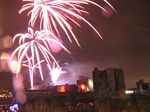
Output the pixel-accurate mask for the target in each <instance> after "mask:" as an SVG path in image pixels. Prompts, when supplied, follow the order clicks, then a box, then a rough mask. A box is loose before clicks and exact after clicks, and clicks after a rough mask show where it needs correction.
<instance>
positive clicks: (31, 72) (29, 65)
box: [22, 55, 45, 89]
mask: <svg viewBox="0 0 150 112" xmlns="http://www.w3.org/2000/svg"><path fill="white" fill-rule="evenodd" d="M25 56H26V58H27V61H23V64H22V66H25V67H28V68H29V74H30V85H31V89H34V88H33V86H34V81H33V79H34V73H35V68H39V67H38V63H36V64H35V65H32V61H31V58H29V57H28V55H25ZM44 61H45V60H41V61H40V62H39V63H42V62H44ZM25 62H27V64H24V63H25Z"/></svg>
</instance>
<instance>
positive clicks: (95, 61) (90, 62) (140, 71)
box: [0, 0, 150, 88]
mask: <svg viewBox="0 0 150 112" xmlns="http://www.w3.org/2000/svg"><path fill="white" fill-rule="evenodd" d="M21 3H22V2H21V0H0V10H1V11H0V17H1V19H0V24H2V25H3V27H4V29H5V30H4V35H6V34H9V35H11V36H14V35H15V34H16V33H24V32H25V31H26V30H27V22H28V20H27V19H26V15H25V13H23V14H21V15H19V14H18V10H19V9H20V8H21V6H22V4H21ZM111 3H112V5H113V6H114V8H115V9H116V10H117V14H116V13H114V15H112V16H111V17H104V16H103V15H102V13H101V10H100V9H98V10H97V9H96V10H95V8H93V7H91V8H90V9H89V11H90V12H91V17H92V18H93V25H95V27H96V28H97V29H99V31H100V33H101V34H102V37H103V40H102V39H100V38H98V37H97V36H96V34H95V33H94V32H93V33H91V29H90V28H87V27H86V25H84V24H83V25H84V26H83V28H82V29H80V30H78V29H77V32H78V33H77V35H78V37H79V38H78V39H79V41H80V43H81V46H82V49H80V48H79V47H77V46H76V45H70V43H68V44H66V45H68V47H69V49H70V51H71V53H72V55H71V56H68V55H67V56H66V55H64V54H63V53H62V54H61V57H60V59H62V60H63V61H64V62H70V63H69V64H70V65H69V66H67V70H70V72H71V74H72V75H71V76H69V77H68V76H66V77H65V75H64V77H61V80H62V81H64V82H65V81H66V83H73V82H74V83H76V82H75V80H76V79H77V78H78V76H79V75H84V76H87V77H89V78H92V71H93V69H94V68H95V67H98V68H99V69H100V70H104V69H105V68H108V67H114V68H123V70H124V76H125V82H126V87H133V85H135V83H136V82H137V81H138V80H139V79H144V81H145V82H150V76H149V75H150V7H149V6H150V1H149V0H111ZM103 5H105V4H103ZM8 50H10V49H8ZM0 52H2V51H0ZM8 77H10V78H11V75H10V74H9V75H8V73H7V74H6V73H5V72H1V73H0V87H2V85H5V86H6V88H8V87H9V86H10V85H11V80H9V81H6V79H8ZM70 79H74V81H71V80H70ZM9 82H10V83H9ZM8 84H9V86H8Z"/></svg>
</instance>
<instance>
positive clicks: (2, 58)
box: [1, 52, 10, 60]
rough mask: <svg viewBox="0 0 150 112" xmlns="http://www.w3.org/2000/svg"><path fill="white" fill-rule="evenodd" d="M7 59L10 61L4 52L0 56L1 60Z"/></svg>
mask: <svg viewBox="0 0 150 112" xmlns="http://www.w3.org/2000/svg"><path fill="white" fill-rule="evenodd" d="M7 59H10V56H9V54H8V53H6V52H3V53H2V54H1V60H7Z"/></svg>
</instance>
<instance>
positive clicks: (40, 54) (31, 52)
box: [10, 27, 70, 80]
mask: <svg viewBox="0 0 150 112" xmlns="http://www.w3.org/2000/svg"><path fill="white" fill-rule="evenodd" d="M28 32H29V33H25V34H17V35H15V37H14V39H13V41H15V40H16V39H17V38H19V47H17V48H16V49H15V50H14V52H13V53H12V55H11V59H10V62H11V61H12V59H13V57H14V56H15V54H17V57H18V63H19V64H18V65H21V64H22V61H23V60H27V62H28V67H29V69H30V74H31V77H33V75H32V74H33V72H34V69H35V68H38V69H39V72H40V75H41V79H42V80H43V73H42V68H41V60H44V61H46V63H47V64H49V65H50V64H51V62H55V63H56V66H57V67H59V65H58V63H57V61H56V59H55V58H54V56H53V55H52V53H51V46H50V43H51V42H55V43H57V44H58V45H59V46H61V47H62V48H63V49H64V50H65V51H67V52H68V53H70V52H69V51H68V50H67V49H66V48H65V47H64V46H63V44H61V43H60V42H59V41H57V40H56V39H57V37H56V36H55V35H53V34H52V33H51V32H49V31H46V30H41V31H35V32H34V31H33V29H32V28H30V27H29V28H28ZM51 36H52V37H55V39H52V38H51ZM42 62H43V61H42ZM37 66H38V67H37ZM17 68H18V69H19V66H18V67H17ZM31 69H32V70H31Z"/></svg>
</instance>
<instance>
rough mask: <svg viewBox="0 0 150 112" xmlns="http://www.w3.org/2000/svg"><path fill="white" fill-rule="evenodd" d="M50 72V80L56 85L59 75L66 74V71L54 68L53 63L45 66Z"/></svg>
mask: <svg viewBox="0 0 150 112" xmlns="http://www.w3.org/2000/svg"><path fill="white" fill-rule="evenodd" d="M47 66H48V68H49V70H50V75H51V80H52V82H53V84H56V82H57V80H58V78H59V76H60V74H61V73H67V72H66V71H63V70H62V69H61V68H60V67H56V64H55V62H53V65H52V66H51V65H47Z"/></svg>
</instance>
